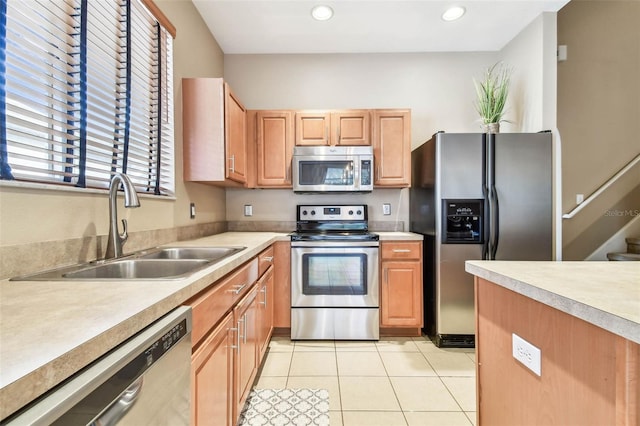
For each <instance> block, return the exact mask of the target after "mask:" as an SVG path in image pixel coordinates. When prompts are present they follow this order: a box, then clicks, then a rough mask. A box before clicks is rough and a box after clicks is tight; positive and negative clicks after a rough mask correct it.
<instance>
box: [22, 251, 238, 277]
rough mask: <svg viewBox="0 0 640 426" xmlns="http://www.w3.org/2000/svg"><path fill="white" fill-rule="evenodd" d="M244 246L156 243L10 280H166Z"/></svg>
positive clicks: (184, 274)
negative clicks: (143, 248)
mask: <svg viewBox="0 0 640 426" xmlns="http://www.w3.org/2000/svg"><path fill="white" fill-rule="evenodd" d="M244 249H246V247H158V248H155V249H150V250H145V251H141V252H138V253H134V254H131V255H128V256H125V257H122V258H119V259H110V260H100V261H95V262H90V263H86V264H82V265H75V266H70V267H65V268H59V269H53V270H50V271H46V272H40V273H37V274H33V275H25V276H20V277H15V278H12V279H11V280H12V281H73V280H84V281H91V280H150V279H151V280H153V279H156V280H167V279H179V278H183V277H185V276H188V275H190V274H192V273H194V272H196V271H197V270H199V269H202V268H205V267H207V266H210V265H212V264H214V263H216V262H220V261H221V260H223V259H225V258H227V257H229V256H231V255H234V254H236V253H238V252H240V251H242V250H244Z"/></svg>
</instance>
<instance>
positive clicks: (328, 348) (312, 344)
mask: <svg viewBox="0 0 640 426" xmlns="http://www.w3.org/2000/svg"><path fill="white" fill-rule="evenodd" d="M335 350H336V345H335V343H334V342H333V340H298V341H296V342H295V351H296V352H334V351H335Z"/></svg>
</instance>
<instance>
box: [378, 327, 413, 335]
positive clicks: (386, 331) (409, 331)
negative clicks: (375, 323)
mask: <svg viewBox="0 0 640 426" xmlns="http://www.w3.org/2000/svg"><path fill="white" fill-rule="evenodd" d="M420 336H422V330H421V329H420V328H412V327H408V328H404V327H402V328H401V327H393V328H389V327H380V337H420Z"/></svg>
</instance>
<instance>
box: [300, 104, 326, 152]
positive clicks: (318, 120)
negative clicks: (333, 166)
mask: <svg viewBox="0 0 640 426" xmlns="http://www.w3.org/2000/svg"><path fill="white" fill-rule="evenodd" d="M330 144H331V113H330V112H327V111H301V112H296V145H330Z"/></svg>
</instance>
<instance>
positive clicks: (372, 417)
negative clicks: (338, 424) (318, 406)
mask: <svg viewBox="0 0 640 426" xmlns="http://www.w3.org/2000/svg"><path fill="white" fill-rule="evenodd" d="M342 417H343V419H344V426H407V422H406V421H405V419H404V415H403V414H402V411H344V412H343V413H342ZM331 426H333V423H332V424H331Z"/></svg>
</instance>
